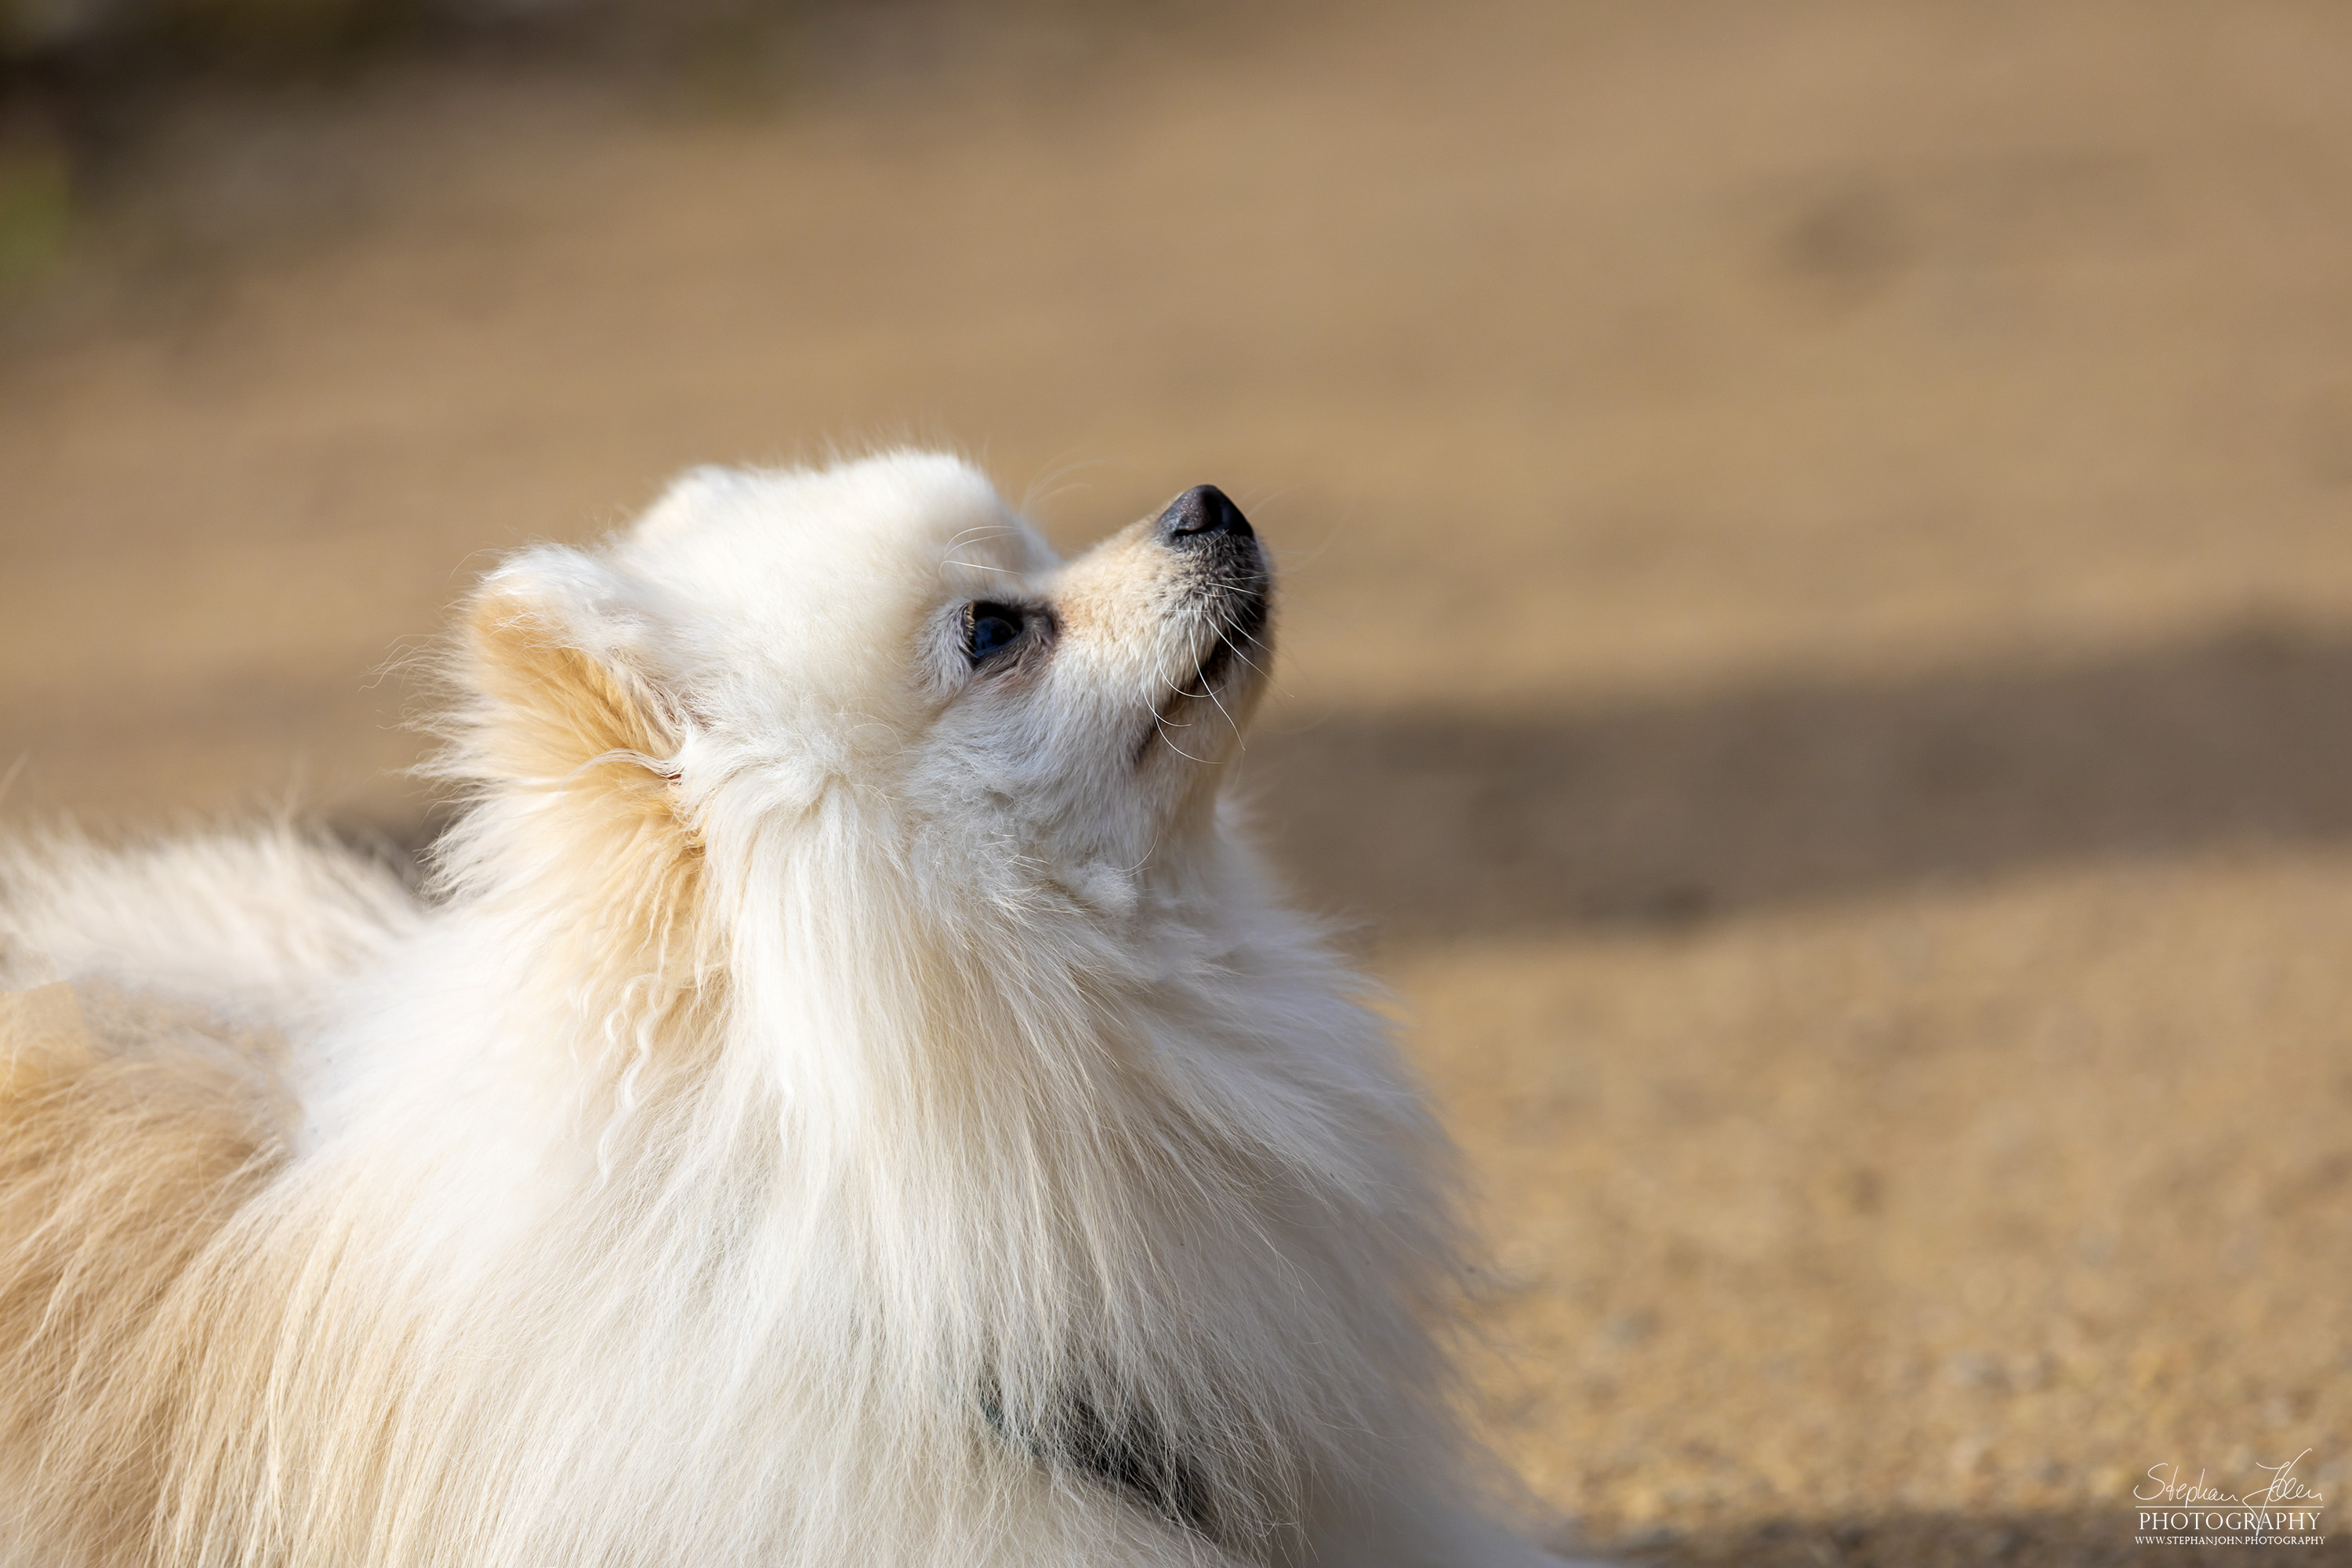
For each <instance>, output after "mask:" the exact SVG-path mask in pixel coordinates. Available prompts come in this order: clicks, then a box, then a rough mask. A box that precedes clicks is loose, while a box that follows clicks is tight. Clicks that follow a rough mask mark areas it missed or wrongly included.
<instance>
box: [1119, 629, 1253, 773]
mask: <svg viewBox="0 0 2352 1568" xmlns="http://www.w3.org/2000/svg"><path fill="white" fill-rule="evenodd" d="M1265 634H1266V615H1265V600H1264V596H1263V595H1251V598H1250V601H1249V605H1248V606H1247V608H1246V609H1245V610H1244V611H1243V612H1242V613H1238V614H1235V615H1234V616H1231V617H1226V616H1219V617H1218V618H1216V619H1213V620H1210V621H1207V622H1205V623H1204V624H1203V626H1202V629H1201V632H1200V634H1199V636H1198V637H1197V638H1196V639H1195V641H1194V646H1193V649H1192V653H1191V655H1190V656H1189V657H1188V658H1186V659H1185V660H1183V661H1182V662H1181V663H1180V664H1179V665H1178V666H1177V667H1176V668H1174V669H1171V671H1169V672H1168V673H1167V674H1166V675H1165V676H1164V677H1163V678H1162V680H1161V690H1160V695H1159V698H1158V700H1156V701H1154V702H1152V703H1151V704H1150V714H1149V717H1148V718H1147V719H1146V720H1145V721H1143V725H1142V729H1141V732H1140V734H1139V736H1138V738H1137V742H1136V746H1135V752H1134V759H1133V760H1134V762H1135V763H1136V765H1137V766H1139V767H1141V766H1146V765H1149V764H1151V763H1154V762H1155V761H1159V762H1160V763H1161V764H1162V765H1171V764H1172V765H1174V766H1176V767H1179V768H1183V767H1186V766H1193V765H1198V766H1211V765H1214V764H1216V763H1222V762H1224V761H1225V760H1227V759H1228V758H1229V757H1231V756H1232V755H1233V753H1234V752H1236V751H1238V750H1239V749H1240V748H1241V746H1242V744H1243V742H1244V740H1245V739H1246V738H1247V735H1248V731H1249V724H1250V720H1251V717H1252V716H1253V715H1254V714H1255V711H1256V710H1257V702H1258V698H1259V696H1260V695H1261V694H1262V692H1263V691H1264V689H1265V666H1266V663H1267V659H1268V655H1269V645H1268V639H1267V637H1266V635H1265Z"/></svg>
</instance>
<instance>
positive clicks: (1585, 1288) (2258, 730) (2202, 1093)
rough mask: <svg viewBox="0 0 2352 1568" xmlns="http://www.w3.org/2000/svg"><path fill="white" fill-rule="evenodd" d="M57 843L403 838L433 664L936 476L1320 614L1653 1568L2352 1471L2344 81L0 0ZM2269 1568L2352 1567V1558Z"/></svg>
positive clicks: (424, 806) (2272, 20)
mask: <svg viewBox="0 0 2352 1568" xmlns="http://www.w3.org/2000/svg"><path fill="white" fill-rule="evenodd" d="M0 51H5V60H0V770H5V771H7V773H8V774H9V777H10V783H9V784H8V786H7V795H6V798H5V805H0V813H5V817H6V818H7V819H10V820H13V821H15V822H18V823H23V822H34V821H44V820H51V819H54V818H56V817H58V816H60V815H63V814H68V813H70V814H72V815H74V816H78V817H79V819H81V820H82V821H84V822H85V823H87V824H89V825H91V826H95V827H98V828H100V829H101V830H104V831H110V832H113V831H125V830H131V829H136V828H141V827H144V826H156V825H168V824H170V823H172V822H174V821H184V820H189V819H192V818H194V817H198V816H221V815H233V814H236V813H240V812H253V811H271V810H278V809H282V808H284V807H286V806H288V805H289V804H290V805H293V806H294V807H296V808H298V809H299V810H302V811H305V812H308V813H312V814H317V815H320V816H324V817H326V818H327V819H328V820H329V821H330V822H331V823H332V824H334V825H335V826H337V827H338V828H339V829H341V830H342V831H345V832H347V833H350V834H352V835H353V836H355V837H362V838H368V839H371V840H373V841H377V842H383V843H388V844H391V845H393V846H395V847H402V848H413V847H415V845H417V844H419V843H421V842H422V841H423V840H424V838H425V837H426V836H427V835H428V834H429V832H430V829H431V824H432V820H433V819H432V816H431V810H432V808H431V805H430V803H429V802H428V801H427V800H426V798H425V795H424V793H423V792H422V791H421V790H420V789H419V787H418V786H417V785H416V784H415V783H414V782H412V781H411V780H409V779H408V778H406V777H405V776H404V774H403V773H401V771H400V770H401V769H403V768H404V766H406V765H407V764H408V763H411V762H412V761H413V760H414V759H415V756H416V754H417V752H418V750H419V748H420V745H421V744H422V742H421V741H420V738H419V737H418V735H417V734H416V733H415V731H413V730H410V729H407V728H404V720H405V719H407V718H410V717H413V709H414V705H415V700H416V694H415V690H414V689H412V686H411V684H410V682H409V681H408V679H406V678H405V677H404V675H403V674H402V672H401V668H402V667H401V665H400V662H399V660H400V659H401V658H402V657H403V656H404V654H406V653H413V652H414V651H415V649H416V648H418V647H422V646H424V644H425V640H426V639H429V638H430V637H432V636H433V635H434V634H435V633H436V631H437V630H438V629H439V628H440V626H442V624H443V620H444V616H445V614H446V608H447V606H448V605H449V604H450V603H451V601H452V600H453V598H454V597H455V596H456V595H458V594H459V593H460V592H462V590H463V589H464V587H465V585H466V584H467V583H468V582H469V581H470V580H471V578H472V577H473V576H474V575H475V574H478V572H479V571H480V570H481V569H482V568H483V567H484V565H485V564H486V563H488V561H489V560H491V559H492V558H493V555H494V553H495V552H497V551H499V550H501V549H505V548H509V547H511V546H513V545H516V544H519V543H520V542H525V541H528V540H533V539H541V538H560V539H579V538H586V537H590V536H593V535H594V534H596V533H598V532H600V531H604V530H606V529H609V528H611V527H614V526H615V525H617V524H618V523H620V522H621V521H624V520H625V519H626V518H627V517H628V516H629V515H630V513H631V511H632V510H633V509H635V508H636V507H639V506H641V505H643V504H644V503H645V502H646V500H649V499H650V498H651V497H652V496H653V495H654V494H655V493H656V490H657V489H658V488H659V486H660V485H661V483H662V482H663V480H664V479H665V478H666V477H667V475H668V474H670V473H671V472H672V471H673V470H675V469H677V468H680V467H681V466H684V465H686V464H689V463H696V462H703V461H713V460H717V461H752V462H775V461H791V460H797V459H803V458H822V457H823V456H824V454H826V453H827V452H828V451H830V450H833V449H835V448H842V447H846V448H856V447H859V446H862V445H865V444H867V443H871V442H875V441H877V440H897V439H902V438H912V439H917V440H922V441H929V442H939V443H946V444H951V445H954V446H956V447H960V448H961V449H963V450H965V451H966V452H968V453H970V454H971V455H972V456H974V457H975V458H978V459H979V460H980V461H982V463H983V464H984V465H985V466H986V467H987V468H989V469H990V470H991V471H992V473H993V474H994V475H995V476H996V478H997V479H998V481H999V483H1000V485H1001V486H1002V487H1003V489H1005V490H1006V492H1007V493H1008V494H1009V495H1011V496H1013V497H1016V498H1021V497H1025V498H1026V499H1027V503H1028V505H1029V506H1030V507H1031V509H1032V510H1034V513H1035V515H1037V516H1038V517H1039V518H1040V520H1041V521H1043V523H1044V524H1045V526H1046V528H1047V529H1048V530H1049V531H1051V532H1052V533H1053V534H1054V535H1055V538H1056V539H1057V540H1059V541H1060V542H1063V543H1065V544H1067V545H1076V544H1079V543H1082V542H1085V541H1087V539H1089V538H1090V537H1092V536H1094V535H1096V534H1097V533H1099V532H1102V531H1106V530H1108V529H1110V528H1112V527H1115V526H1117V525H1118V524H1121V523H1124V522H1126V521H1129V520H1130V519H1133V518H1135V517H1137V516H1139V515H1142V514H1143V513H1145V512H1147V511H1150V510H1156V509H1157V508H1158V507H1159V506H1160V504H1161V503H1162V502H1164V500H1166V499H1167V498H1168V497H1169V496H1170V495H1171V494H1173V493H1174V492H1175V491H1177V490H1179V489H1182V488H1184V487H1185V486H1187V485H1191V484H1192V483H1195V482H1198V481H1202V480H1213V481H1215V482H1217V483H1219V484H1221V485H1223V486H1224V487H1225V488H1226V489H1228V490H1230V491H1231V492H1232V493H1233V494H1234V497H1235V498H1236V499H1237V500H1239V501H1240V502H1241V503H1242V504H1243V506H1244V509H1245V510H1247V511H1248V512H1249V514H1250V515H1251V517H1252V518H1253V520H1254V521H1256V522H1257V524H1258V525H1259V527H1260V529H1261V531H1263V532H1264V533H1265V535H1266V536H1267V538H1268V539H1269V540H1270V541H1271V542H1273V543H1274V544H1275V546H1276V548H1277V550H1278V551H1279V552H1281V556H1282V559H1283V562H1284V563H1285V564H1284V571H1285V587H1284V592H1285V595H1286V597H1285V605H1284V610H1283V617H1282V623H1281V630H1282V638H1283V643H1284V654H1283V659H1284V667H1283V669H1282V671H1281V673H1280V677H1279V681H1278V684H1279V686H1280V688H1281V693H1280V696H1279V698H1278V700H1276V703H1275V704H1274V705H1273V707H1272V709H1271V710H1270V713H1269V716H1268V718H1267V719H1266V721H1265V725H1264V728H1263V732H1262V733H1261V734H1260V735H1259V736H1257V737H1256V738H1255V740H1254V742H1253V743H1252V746H1251V749H1250V751H1249V752H1248V755H1247V757H1246V759H1245V761H1244V764H1243V778H1244V784H1243V787H1244V788H1245V789H1246V790H1248V791H1249V792H1250V794H1251V795H1252V796H1253V797H1254V798H1255V800H1256V802H1257V808H1258V813H1259V816H1260V817H1261V819H1262V821H1263V823H1264V826H1265V835H1266V837H1267V838H1268V840H1269V843H1270V845H1271V847H1272V848H1273V849H1274V852H1275V853H1276V856H1277V858H1279V860H1280V861H1281V863H1282V865H1283V866H1284V867H1285V868H1286V871H1287V873H1288V874H1289V876H1290V877H1291V878H1292V879H1293V880H1294V882H1295V884H1296V886H1297V889H1299V892H1300V896H1301V898H1302V899H1303V900H1306V901H1307V902H1308V903H1309V904H1311V905H1313V906H1315V907H1317V908H1319V909H1322V910H1328V911H1329V912H1330V913H1332V914H1333V915H1334V916H1335V917H1338V918H1339V920H1341V921H1344V922H1345V925H1346V929H1347V931H1349V933H1350V935H1349V940H1350V941H1351V942H1353V943H1354V944H1355V946H1356V947H1357V949H1358V950H1359V951H1360V953H1361V954H1362V956H1363V958H1364V960H1365V962H1366V963H1368V964H1369V965H1370V967H1371V968H1372V969H1373V970H1375V971H1376V972H1377V973H1379V974H1380V975H1381V976H1382V977H1383V978H1384V979H1385V980H1386V981H1387V982H1388V983H1389V984H1391V986H1392V987H1393V989H1394V993H1395V995H1396V998H1397V1005H1398V1007H1399V1010H1400V1012H1401V1014H1402V1016H1404V1018H1405V1019H1406V1020H1407V1026H1408V1028H1409V1031H1410V1038H1411V1040H1412V1050H1413V1052H1414V1054H1415V1056H1416V1058H1418V1059H1419V1060H1420V1062H1421V1063H1422V1064H1423V1067H1424V1068H1425V1070H1426V1071H1427V1072H1428V1074H1429V1076H1430V1077H1431V1079H1432V1080H1433V1082H1434V1084H1435V1085H1436V1086H1437V1089H1438V1090H1439V1092H1440V1094H1441V1096H1442V1097H1443V1099H1444V1103H1445V1106H1446V1110H1447V1114H1448V1115H1449V1117H1450V1118H1451V1120H1452V1122H1453V1125H1454V1128H1455V1130H1456V1131H1457V1132H1458V1133H1459V1135H1460V1137H1461V1138H1462V1140H1463V1142H1464V1143H1465V1146H1466V1147H1467V1149H1468V1151H1469V1152H1470V1156H1471V1163H1472V1165H1473V1168H1474V1172H1475V1178H1476V1180H1477V1183H1478V1185H1479V1190H1480V1193H1481V1194H1482V1215H1483V1217H1484V1219H1485V1221H1486V1227H1487V1230H1488V1233H1489V1235H1490V1236H1491V1237H1492V1238H1493V1242H1494V1245H1495V1248H1496V1254H1497V1257H1498V1259H1499V1263H1498V1267H1497V1268H1496V1269H1495V1270H1494V1271H1493V1272H1492V1273H1491V1274H1490V1276H1489V1277H1488V1278H1487V1279H1486V1282H1485V1288H1484V1291H1483V1294H1482V1297H1481V1300H1480V1304H1479V1310H1480V1314H1481V1318H1482V1324H1483V1327H1484V1329H1485V1330H1486V1335H1485V1338H1484V1341H1483V1343H1482V1345H1481V1347H1480V1349H1479V1351H1478V1353H1477V1355H1476V1357H1475V1362H1476V1365H1477V1368H1478V1372H1477V1388H1476V1393H1475V1397H1476V1402H1477V1408H1478V1415H1479V1419H1480V1421H1481V1422H1482V1424H1483V1425H1484V1426H1485V1427H1486V1430H1487V1431H1488V1432H1489V1433H1490V1434H1491V1435H1492V1436H1493V1438H1494V1440H1495V1442H1496V1446H1497V1447H1498V1448H1499V1449H1500V1450H1501V1452H1502V1453H1503V1454H1504V1455H1505V1456H1506V1457H1507V1458H1508V1459H1509V1460H1510V1461H1511V1462H1512V1464H1513V1465H1515V1466H1516V1467H1517V1468H1518V1469H1519V1470H1521V1471H1522V1472H1523V1473H1524V1474H1525V1475H1526V1477H1527V1479H1528V1483H1529V1485H1530V1487H1531V1488H1532V1489H1533V1491H1534V1492H1535V1493H1536V1494H1537V1495H1538V1497H1539V1498H1540V1499H1541V1500H1544V1501H1545V1502H1547V1503H1549V1505H1551V1506H1552V1507H1554V1508H1556V1509H1558V1510H1560V1512H1561V1513H1562V1515H1563V1516H1569V1517H1574V1518H1576V1519H1579V1520H1580V1521H1582V1524H1583V1527H1584V1529H1585V1531H1587V1532H1588V1534H1589V1536H1590V1537H1591V1539H1592V1540H1593V1541H1595V1542H1598V1543H1601V1545H1604V1546H1607V1547H1609V1548H1611V1549H1612V1550H1614V1551H1616V1552H1622V1553H1628V1554H1632V1555H1633V1556H1636V1557H1639V1558H1642V1559H1643V1560H1645V1561H1654V1562H1664V1563H1705V1562H1719V1561H1739V1562H1745V1563H1790V1564H1843V1563H2110V1562H2116V1563H2119V1562H2127V1561H2132V1562H2138V1561H2145V1562H2148V1563H2166V1564H2182V1563H2193V1562H2196V1561H2199V1560H2200V1558H2202V1557H2207V1556H2210V1557H2212V1558H2214V1559H2217V1560H2218V1559H2219V1558H2221V1557H2222V1556H2226V1555H2228V1553H2226V1552H2220V1551H2214V1552H2203V1551H2200V1549H2195V1548H2183V1547H2162V1548H2155V1547H2149V1548H2142V1547H2138V1546H2136V1545H2135V1544H2134V1542H2133V1536H2134V1533H2135V1531H2134V1519H2133V1513H2132V1493H2133V1491H2134V1490H2135V1489H2141V1490H2143V1491H2145V1490H2146V1489H2147V1488H2148V1487H2149V1486H2150V1483H2149V1482H2148V1481H2147V1479H2146V1478H2147V1473H2148V1472H2149V1470H2150V1468H2152V1467H2171V1466H2178V1467H2179V1468H2180V1470H2181V1472H2182V1473H2183V1477H2184V1479H2186V1478H2190V1477H2194V1476H2195V1475H2196V1474H2197V1473H2198V1472H2200V1471H2203V1472H2205V1473H2206V1475H2207V1478H2208V1484H2210V1485H2214V1486H2218V1487H2221V1489H2224V1490H2227V1491H2231V1492H2238V1491H2242V1490H2245V1489H2252V1488H2254V1487H2256V1486H2259V1485H2260V1484H2262V1483H2263V1482H2265V1481H2267V1479H2269V1478H2268V1475H2267V1473H2266V1472H2263V1471H2261V1470H2259V1469H2258V1468H2257V1467H2260V1466H2268V1465H2277V1464H2280V1463H2283V1462H2286V1461H2295V1460H2297V1456H2298V1455H2301V1456H2302V1458H2300V1459H2299V1461H2297V1463H2296V1468H2295V1474H2296V1475H2297V1476H2298V1477H2300V1478H2302V1479H2304V1480H2305V1482H2306V1483H2307V1484H2308V1485H2310V1486H2312V1487H2314V1488H2315V1489H2318V1490H2320V1491H2321V1492H2323V1493H2324V1494H2326V1500H2327V1501H2326V1506H2327V1507H2328V1508H2329V1509H2330V1510H2333V1509H2335V1508H2336V1507H2338V1506H2340V1505H2339V1504H2338V1502H2337V1500H2336V1499H2337V1495H2338V1493H2339V1492H2340V1489H2342V1487H2343V1486H2344V1485H2345V1484H2346V1482H2347V1480H2352V1302H2347V1291H2346V1289H2345V1280H2346V1279H2347V1266H2352V9H2347V8H2346V7H2345V6H2343V5H2340V4H2336V3H2333V0H2233V3H2231V4H2227V5H2196V4H2186V3H2177V4H2176V3H2169V0H2119V3H2116V4H2100V3H2096V0H2067V3H2063V4H2008V3H1999V0H1988V3H1967V4H1963V3H1960V0H1952V3H1948V4H1877V3H1854V4H1840V3H1834V0H1822V3H1819V4H1813V3H1795V0H1789V3H1782V0H1774V3H1771V4H1754V3H1723V4H1709V3H1706V0H1660V3H1657V4H1651V5H1639V6H1634V5H1607V4H1598V3H1577V0H1549V3H1545V0H1457V3H1454V4H1449V5H1383V4H1377V3H1369V0H1368V3H1361V4H1354V5H1318V4H1309V3H1301V4H1297V5H1278V6H1276V5H1241V4H1230V5H1214V4H1208V5H1172V4H1164V3H1147V4H1134V5H1109V4H1102V3H1099V0H1097V3H1092V4H1087V3H1078V0H1070V3H1065V4H1055V3H1052V0H1003V3H999V4H983V3H981V0H895V3H891V4H876V5H848V4H822V3H817V0H809V3H805V4H786V3H784V0H772V3H760V0H678V3H674V4H669V5H656V4H655V3H653V0H642V3H630V0H599V3H593V4H592V3H588V0H576V3H572V4H566V3H564V0H438V3H436V0H0ZM2329 1533H2330V1536H2331V1540H2332V1541H2334V1542H2335V1544H2331V1545H2329V1546H2327V1547H2325V1548H2320V1549H2311V1550H2305V1551H2302V1552H2291V1553H2290V1552H2281V1553H2278V1555H2284V1556H2289V1557H2294V1558H2297V1559H2309V1560H2314V1561H2316V1560H2319V1559H2321V1558H2328V1559H2332V1560H2335V1561H2352V1553H2347V1552H2345V1551H2344V1550H2343V1544H2344V1542H2345V1541H2346V1540H2347V1539H2352V1537H2347V1536H2338V1535H2336V1532H2335V1531H2329Z"/></svg>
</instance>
